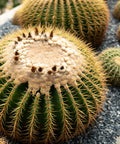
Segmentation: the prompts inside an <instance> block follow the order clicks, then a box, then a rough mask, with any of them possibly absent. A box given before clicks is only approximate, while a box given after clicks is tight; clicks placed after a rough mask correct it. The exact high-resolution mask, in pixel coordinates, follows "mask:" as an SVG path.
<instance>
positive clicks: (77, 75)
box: [0, 27, 106, 144]
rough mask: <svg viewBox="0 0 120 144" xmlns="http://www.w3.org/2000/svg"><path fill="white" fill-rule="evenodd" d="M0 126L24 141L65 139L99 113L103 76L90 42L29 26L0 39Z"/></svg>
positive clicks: (39, 141) (56, 30)
mask: <svg viewBox="0 0 120 144" xmlns="http://www.w3.org/2000/svg"><path fill="white" fill-rule="evenodd" d="M0 49H1V51H0V53H1V68H0V76H1V79H0V113H1V115H0V130H1V131H2V132H3V133H4V134H5V135H8V136H10V137H12V138H13V139H17V140H19V141H22V142H23V143H24V144H25V143H30V144H31V143H36V144H37V143H48V142H49V143H53V142H54V141H55V142H58V141H65V140H68V139H69V138H72V137H73V136H74V135H77V134H80V133H83V132H84V131H85V129H86V128H87V127H88V126H89V124H90V123H93V121H94V120H95V117H96V116H97V114H98V113H99V112H100V111H101V109H102V105H103V101H104V100H105V90H106V84H105V77H104V74H103V70H102V68H101V64H100V62H99V61H98V60H97V58H96V57H95V54H94V53H93V52H92V51H91V50H90V48H89V46H88V45H87V44H85V43H84V42H83V41H81V40H79V39H77V38H76V37H75V36H73V35H71V34H70V33H68V32H65V31H63V30H59V29H57V28H56V29H54V31H53V29H52V28H46V29H44V28H41V27H30V28H29V29H23V30H20V31H17V32H15V33H13V34H9V35H7V36H5V37H4V38H3V39H2V40H1V41H0Z"/></svg>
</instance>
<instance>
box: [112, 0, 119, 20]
mask: <svg viewBox="0 0 120 144" xmlns="http://www.w3.org/2000/svg"><path fill="white" fill-rule="evenodd" d="M113 15H114V17H115V18H116V19H118V20H120V1H118V2H117V3H116V5H115V7H114V10H113Z"/></svg>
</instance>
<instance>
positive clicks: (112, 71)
mask: <svg viewBox="0 0 120 144" xmlns="http://www.w3.org/2000/svg"><path fill="white" fill-rule="evenodd" d="M99 58H100V60H101V61H102V64H103V67H104V69H105V71H106V73H107V74H108V76H109V77H108V80H109V82H111V83H112V84H114V85H117V86H118V85H120V49H119V48H115V47H114V48H108V49H106V50H104V51H103V52H102V53H101V54H100V55H99Z"/></svg>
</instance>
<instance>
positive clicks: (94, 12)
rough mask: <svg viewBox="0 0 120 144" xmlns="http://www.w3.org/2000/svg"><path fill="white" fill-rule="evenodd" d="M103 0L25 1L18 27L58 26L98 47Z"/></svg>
mask: <svg viewBox="0 0 120 144" xmlns="http://www.w3.org/2000/svg"><path fill="white" fill-rule="evenodd" d="M108 21H109V13H108V8H107V5H106V4H105V2H104V0H60V1H58V0H55V1H54V0H44V1H42V0H41V1H39V0H26V1H25V2H24V3H23V6H22V10H21V12H20V14H19V22H20V25H22V27H26V26H28V25H29V24H32V25H36V24H41V25H46V26H49V25H52V26H54V27H56V26H57V27H62V28H64V29H66V30H70V31H71V32H72V33H73V32H74V33H75V34H76V35H77V36H79V37H82V38H84V39H85V40H87V42H89V43H92V45H93V46H95V47H96V46H98V45H99V44H100V43H101V42H102V39H103V37H104V35H105V31H106V28H107V26H108Z"/></svg>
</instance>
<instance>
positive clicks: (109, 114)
mask: <svg viewBox="0 0 120 144" xmlns="http://www.w3.org/2000/svg"><path fill="white" fill-rule="evenodd" d="M117 1H118V0H107V3H108V6H109V9H110V23H109V27H108V30H107V33H106V37H105V39H104V41H103V43H102V44H101V46H100V47H99V48H98V49H97V51H98V52H101V51H102V50H103V49H106V48H108V47H114V46H115V47H118V48H119V47H120V46H119V45H120V43H119V42H118V41H117V37H116V34H115V33H116V30H117V28H118V26H119V25H120V21H118V20H116V19H115V18H114V17H113V15H112V11H113V8H114V6H115V4H116V2H117ZM17 28H19V27H18V26H13V25H11V22H10V21H9V22H7V23H5V24H4V25H2V26H0V36H4V35H5V34H6V33H10V32H11V31H14V30H16V29H17ZM107 98H108V99H107V100H106V103H105V105H104V112H102V113H101V115H100V116H99V117H98V118H97V123H96V124H95V126H94V127H92V126H90V127H89V128H88V129H87V130H86V133H85V134H83V135H82V136H77V137H75V138H74V139H72V140H69V141H68V142H67V143H68V144H120V142H119V143H117V142H116V139H118V138H119V137H120V88H117V87H112V86H109V91H108V93H107ZM12 144H13V142H12Z"/></svg>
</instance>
